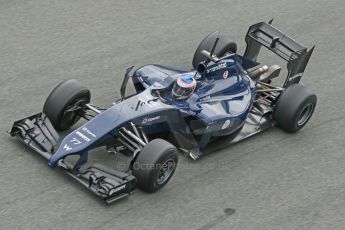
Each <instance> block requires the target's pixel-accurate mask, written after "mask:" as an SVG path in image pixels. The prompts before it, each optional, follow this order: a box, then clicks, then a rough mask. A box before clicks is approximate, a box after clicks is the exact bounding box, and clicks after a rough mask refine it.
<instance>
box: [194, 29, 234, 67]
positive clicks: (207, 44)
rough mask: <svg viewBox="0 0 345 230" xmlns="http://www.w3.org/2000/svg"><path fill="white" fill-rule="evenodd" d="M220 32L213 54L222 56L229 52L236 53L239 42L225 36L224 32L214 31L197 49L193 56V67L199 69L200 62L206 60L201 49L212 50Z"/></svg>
mask: <svg viewBox="0 0 345 230" xmlns="http://www.w3.org/2000/svg"><path fill="white" fill-rule="evenodd" d="M218 34H219V40H218V43H217V46H216V49H215V51H214V53H213V54H215V55H216V56H217V57H222V56H224V55H225V53H227V52H231V53H236V51H237V44H236V43H235V42H234V41H232V40H231V39H230V38H228V37H226V36H224V35H223V34H222V33H219V32H218V31H215V32H212V33H210V34H209V35H207V36H206V37H205V38H204V39H203V40H202V41H201V42H200V44H199V46H198V48H197V49H196V51H195V53H194V57H193V67H194V69H197V67H198V65H199V63H200V62H202V61H205V60H206V57H205V56H204V55H202V54H201V51H203V50H206V51H209V52H211V50H212V48H213V46H214V43H215V41H216V38H217V37H218Z"/></svg>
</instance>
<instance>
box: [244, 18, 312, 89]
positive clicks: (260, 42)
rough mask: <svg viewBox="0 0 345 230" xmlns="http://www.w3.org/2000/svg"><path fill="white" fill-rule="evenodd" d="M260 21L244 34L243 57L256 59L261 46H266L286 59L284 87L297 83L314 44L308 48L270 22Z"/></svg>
mask: <svg viewBox="0 0 345 230" xmlns="http://www.w3.org/2000/svg"><path fill="white" fill-rule="evenodd" d="M272 21H273V20H271V21H270V22H269V23H266V22H260V23H257V24H254V25H252V26H250V27H249V29H248V32H247V35H246V38H245V40H246V43H247V47H246V51H245V53H244V55H243V56H244V57H245V58H248V59H251V60H253V61H256V59H257V57H258V55H259V52H260V48H261V46H264V47H266V48H267V49H269V50H271V51H272V52H273V53H275V54H277V55H278V56H279V57H281V58H283V59H284V60H286V61H287V68H288V76H287V78H286V80H285V83H284V87H288V86H289V85H291V84H293V83H298V82H299V81H300V80H301V77H302V75H303V73H304V70H305V68H306V66H307V64H308V61H309V58H310V56H311V54H312V53H313V50H314V48H315V46H313V47H312V48H311V49H310V50H308V49H307V48H306V47H304V46H302V45H301V44H299V43H298V42H296V41H294V40H293V39H291V38H290V37H288V36H287V35H285V34H284V33H282V32H281V31H279V30H277V29H276V28H274V27H273V26H272V25H271V23H272Z"/></svg>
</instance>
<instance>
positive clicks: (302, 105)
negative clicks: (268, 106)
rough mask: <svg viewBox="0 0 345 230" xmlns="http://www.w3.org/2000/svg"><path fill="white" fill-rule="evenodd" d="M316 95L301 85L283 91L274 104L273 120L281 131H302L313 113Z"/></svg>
mask: <svg viewBox="0 0 345 230" xmlns="http://www.w3.org/2000/svg"><path fill="white" fill-rule="evenodd" d="M316 103H317V97H316V95H315V94H314V93H313V92H311V91H310V90H309V89H308V88H306V87H304V86H303V85H301V84H292V85H291V86H289V87H288V88H287V89H285V90H284V91H283V92H282V93H281V94H280V96H279V97H278V100H277V102H276V105H275V107H274V110H273V119H274V120H275V121H276V122H277V124H278V126H279V127H280V128H282V129H283V130H285V131H287V132H290V133H294V132H297V131H298V130H300V129H302V128H303V127H304V126H305V125H306V124H307V123H308V121H309V119H310V118H311V116H312V115H313V113H314V110H315V107H316Z"/></svg>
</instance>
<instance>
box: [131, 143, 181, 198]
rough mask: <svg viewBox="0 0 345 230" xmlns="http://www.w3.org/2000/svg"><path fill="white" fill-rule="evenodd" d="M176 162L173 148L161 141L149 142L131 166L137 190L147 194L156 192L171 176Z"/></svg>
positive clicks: (175, 153) (176, 158)
mask: <svg viewBox="0 0 345 230" xmlns="http://www.w3.org/2000/svg"><path fill="white" fill-rule="evenodd" d="M177 162H178V157H177V149H176V148H175V146H173V145H172V144H170V143H169V142H167V141H165V140H162V139H154V140H152V141H150V142H149V143H148V144H147V145H146V146H145V147H144V148H143V149H142V150H141V151H140V153H139V155H138V156H137V158H136V160H135V162H134V163H133V166H132V174H133V176H135V177H136V179H137V186H138V188H140V189H141V190H143V191H145V192H149V193H152V192H156V191H158V190H159V189H161V188H162V187H163V186H164V185H166V184H167V183H168V182H169V180H170V179H171V177H172V176H173V174H174V172H175V170H176V166H177ZM164 170H165V171H164ZM164 173H166V174H164Z"/></svg>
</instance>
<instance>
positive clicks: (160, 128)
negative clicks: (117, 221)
mask: <svg viewBox="0 0 345 230" xmlns="http://www.w3.org/2000/svg"><path fill="white" fill-rule="evenodd" d="M271 22H272V21H271ZM271 22H269V23H265V22H261V23H258V24H255V25H252V26H250V28H249V30H248V32H247V35H246V38H245V40H246V43H247V48H246V51H245V53H244V55H240V54H237V53H236V52H237V45H236V43H235V42H233V41H231V40H230V39H229V38H228V37H226V36H224V35H223V34H221V33H220V32H213V33H211V34H209V35H208V36H206V38H205V39H204V40H203V41H202V42H201V43H200V45H199V46H198V48H197V50H196V52H195V54H194V58H193V68H192V69H191V70H184V69H179V68H174V67H168V66H163V65H145V66H143V67H141V68H139V69H137V70H135V71H132V70H133V67H130V68H128V69H127V71H126V74H125V77H124V81H123V83H122V86H121V99H119V100H118V101H116V102H115V103H113V105H112V106H111V107H109V108H104V107H102V106H98V105H94V104H91V103H90V97H91V94H90V91H89V90H88V89H87V88H86V87H84V86H83V85H82V84H81V83H80V82H78V81H77V80H67V81H64V82H62V83H61V84H59V85H58V86H56V87H55V88H54V89H53V91H52V92H51V93H50V95H49V96H48V98H47V100H46V102H45V104H44V107H43V112H42V113H39V114H36V115H33V116H30V117H27V118H25V119H22V120H19V121H16V122H15V123H14V125H13V127H12V129H11V130H10V131H9V133H10V134H11V135H12V136H14V137H17V138H18V139H19V140H21V141H22V142H23V143H24V144H25V145H27V146H29V147H30V148H31V149H33V150H35V151H36V152H37V153H39V154H40V155H42V156H43V157H45V158H46V159H47V160H48V164H49V166H51V167H59V168H61V169H62V170H63V171H65V172H66V173H67V174H68V175H70V176H72V177H73V178H74V179H76V180H77V181H78V182H80V183H81V184H83V185H84V186H85V187H87V188H88V189H89V190H91V191H92V192H93V193H95V194H96V195H98V196H100V197H102V198H103V199H104V200H106V201H107V202H108V203H110V202H113V201H115V200H117V199H119V198H122V197H124V196H127V195H128V194H130V193H132V191H133V190H134V189H135V188H136V187H139V188H141V189H142V190H144V191H147V192H155V191H157V190H159V189H160V188H162V187H163V186H164V185H165V184H166V183H167V182H168V181H169V180H170V178H171V177H172V175H173V174H174V171H175V169H176V166H177V161H178V156H177V151H178V150H180V151H181V152H183V153H185V155H188V156H190V157H191V158H193V159H197V158H199V157H200V156H202V154H204V153H206V152H212V151H215V150H216V149H217V148H223V147H224V146H226V145H229V144H232V143H235V142H238V141H240V140H243V139H245V138H247V137H250V136H252V135H254V134H256V133H259V132H261V131H263V130H266V129H268V128H271V127H274V126H276V125H277V126H279V127H280V128H282V129H283V130H286V131H288V132H296V131H298V130H300V129H301V128H303V127H304V126H305V125H306V123H307V122H308V121H309V119H310V118H311V116H312V114H313V112H314V109H315V106H316V101H317V98H316V96H315V95H314V94H313V93H312V92H311V91H310V90H308V89H307V88H306V87H304V86H303V85H301V84H299V82H300V79H301V77H302V74H303V72H304V70H305V68H306V65H307V63H308V61H309V58H310V56H311V54H312V52H313V49H314V47H313V48H312V49H310V50H307V48H305V47H303V46H302V45H300V44H299V43H297V42H295V41H294V40H292V39H291V38H289V37H288V36H286V35H285V34H283V33H281V32H280V31H278V30H277V29H275V28H274V27H272V25H271ZM262 46H264V47H266V48H268V49H269V50H270V51H272V52H274V53H276V54H277V55H278V56H280V57H281V58H283V59H284V60H286V61H287V68H288V76H287V78H286V80H285V83H284V84H283V85H282V86H281V87H278V86H275V85H274V84H273V83H272V82H273V81H274V79H275V78H277V77H278V76H279V73H280V70H281V67H280V66H278V65H273V66H267V65H263V64H260V63H258V62H257V56H258V54H259V50H260V48H261V47H262ZM129 78H131V79H132V81H133V84H134V88H135V90H136V93H135V94H134V95H130V96H125V91H126V85H127V82H128V80H129ZM80 118H83V119H85V120H86V122H85V123H84V124H83V125H81V126H80V127H78V128H76V129H75V130H73V131H71V132H70V133H69V134H68V135H67V136H65V137H64V138H63V139H62V140H60V141H59V135H58V133H57V131H63V130H68V129H70V128H71V127H72V126H73V125H74V124H75V123H76V122H77V121H78V120H79V119H80ZM99 146H106V147H107V149H108V151H112V152H115V153H121V154H124V155H126V156H128V157H130V158H131V161H130V164H129V166H128V170H127V171H126V172H121V171H118V170H115V169H111V168H108V167H105V166H104V165H101V164H95V165H92V166H91V167H87V168H84V167H83V168H82V166H83V165H84V164H85V163H86V162H87V159H88V152H89V151H90V150H91V149H94V148H96V147H99ZM71 155H78V156H79V159H78V160H77V161H76V162H74V163H73V164H71V163H69V162H67V161H66V158H67V157H68V156H71Z"/></svg>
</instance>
